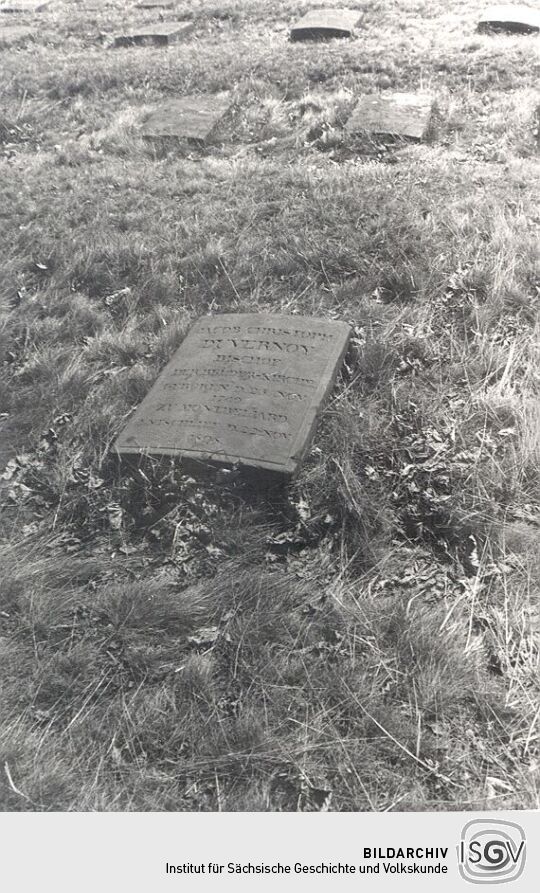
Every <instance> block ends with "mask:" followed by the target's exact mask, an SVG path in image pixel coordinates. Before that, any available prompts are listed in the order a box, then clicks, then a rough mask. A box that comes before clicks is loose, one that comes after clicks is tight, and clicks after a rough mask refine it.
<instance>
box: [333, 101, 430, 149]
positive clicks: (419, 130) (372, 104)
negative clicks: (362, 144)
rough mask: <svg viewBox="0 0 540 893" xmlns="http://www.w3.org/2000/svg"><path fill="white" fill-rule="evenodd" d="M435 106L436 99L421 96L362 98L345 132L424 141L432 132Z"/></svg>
mask: <svg viewBox="0 0 540 893" xmlns="http://www.w3.org/2000/svg"><path fill="white" fill-rule="evenodd" d="M433 104H434V97H433V96H428V95H426V94H419V93H389V94H380V95H379V94H372V95H368V96H362V97H361V98H360V100H359V102H358V104H357V105H356V107H355V109H354V111H353V113H352V115H351V117H350V118H349V120H348V122H347V124H346V130H348V132H349V133H362V132H364V133H375V134H380V135H383V134H384V135H388V136H400V137H407V138H409V139H416V140H421V139H424V137H425V136H426V133H427V131H428V129H429V125H430V121H431V114H432V111H433Z"/></svg>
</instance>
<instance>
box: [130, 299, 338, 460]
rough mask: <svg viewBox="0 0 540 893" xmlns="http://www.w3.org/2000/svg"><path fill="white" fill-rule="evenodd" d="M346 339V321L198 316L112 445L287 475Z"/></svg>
mask: <svg viewBox="0 0 540 893" xmlns="http://www.w3.org/2000/svg"><path fill="white" fill-rule="evenodd" d="M349 337H350V327H349V326H348V325H347V324H346V323H344V322H327V321H325V320H321V319H313V318H310V317H302V316H285V315H280V314H272V313H224V314H220V315H218V316H206V317H201V318H200V319H198V320H197V322H196V323H195V325H194V326H193V327H192V328H191V330H190V331H189V333H188V334H187V336H186V338H185V339H184V341H183V343H182V344H181V346H180V347H179V348H178V350H177V351H176V353H175V354H174V355H173V357H172V359H171V360H170V362H169V363H168V365H167V366H166V367H165V369H164V370H163V372H162V373H161V375H160V376H159V377H158V379H157V381H156V382H155V384H154V385H153V387H152V388H151V390H150V391H149V393H148V394H147V396H146V397H145V398H144V400H143V401H142V403H141V404H140V406H139V407H138V408H137V409H136V411H135V413H134V414H133V416H132V417H131V419H130V420H129V422H128V423H127V425H126V427H125V428H124V430H123V431H122V433H121V434H120V436H119V437H118V438H117V440H116V442H115V449H116V451H117V453H118V454H119V455H121V456H123V455H140V456H142V455H154V456H162V455H173V456H178V457H185V458H187V459H193V460H196V461H202V462H204V463H208V462H209V463H214V464H216V463H217V464H218V465H230V464H236V463H239V464H240V465H246V466H251V467H252V468H258V469H265V470H270V471H275V472H278V473H282V474H285V475H293V474H295V473H296V471H297V470H298V468H299V466H300V463H301V461H302V458H303V456H304V454H305V452H306V450H307V448H308V446H309V443H310V440H311V437H312V435H313V433H314V430H315V425H316V422H317V418H318V415H319V413H320V410H321V407H322V404H323V401H324V400H325V398H326V397H327V396H328V394H329V392H330V391H331V389H332V387H333V384H334V382H335V379H336V376H337V373H338V371H339V368H340V366H341V363H342V361H343V357H344V355H345V351H346V349H347V345H348V341H349Z"/></svg>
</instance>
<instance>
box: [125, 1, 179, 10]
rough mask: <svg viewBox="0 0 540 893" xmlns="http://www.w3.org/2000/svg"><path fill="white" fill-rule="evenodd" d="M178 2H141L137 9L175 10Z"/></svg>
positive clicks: (136, 6)
mask: <svg viewBox="0 0 540 893" xmlns="http://www.w3.org/2000/svg"><path fill="white" fill-rule="evenodd" d="M174 6H176V0H140V2H139V3H136V4H135V9H173V7H174Z"/></svg>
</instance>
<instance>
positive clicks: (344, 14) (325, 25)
mask: <svg viewBox="0 0 540 893" xmlns="http://www.w3.org/2000/svg"><path fill="white" fill-rule="evenodd" d="M361 17H362V13H361V12H360V10H358V9H313V10H311V11H310V12H307V13H306V15H305V16H303V17H302V18H301V19H300V20H299V21H298V22H297V23H296V24H295V25H293V27H292V28H291V40H317V39H322V38H326V37H351V36H352V34H353V31H354V29H355V28H356V26H357V25H358V23H359V21H360V19H361Z"/></svg>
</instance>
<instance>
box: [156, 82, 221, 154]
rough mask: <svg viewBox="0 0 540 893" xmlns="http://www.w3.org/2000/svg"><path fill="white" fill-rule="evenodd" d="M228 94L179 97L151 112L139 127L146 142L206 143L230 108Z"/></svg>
mask: <svg viewBox="0 0 540 893" xmlns="http://www.w3.org/2000/svg"><path fill="white" fill-rule="evenodd" d="M230 104H231V102H230V98H229V94H228V93H218V94H211V95H208V94H204V93H201V94H200V95H197V96H182V97H181V98H180V99H170V100H168V101H167V102H164V103H163V104H162V105H160V106H158V108H156V109H155V110H154V111H153V112H150V114H149V115H148V117H147V118H146V120H145V121H144V122H143V125H142V135H143V137H144V139H146V140H156V139H157V140H159V139H162V138H164V137H174V138H176V139H185V140H190V141H195V142H199V143H205V142H206V140H207V139H208V137H209V136H210V134H211V133H212V131H213V130H214V128H215V126H216V125H217V124H218V122H219V121H220V120H221V119H222V118H223V116H224V115H225V114H226V112H227V111H228V110H229V108H230Z"/></svg>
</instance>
